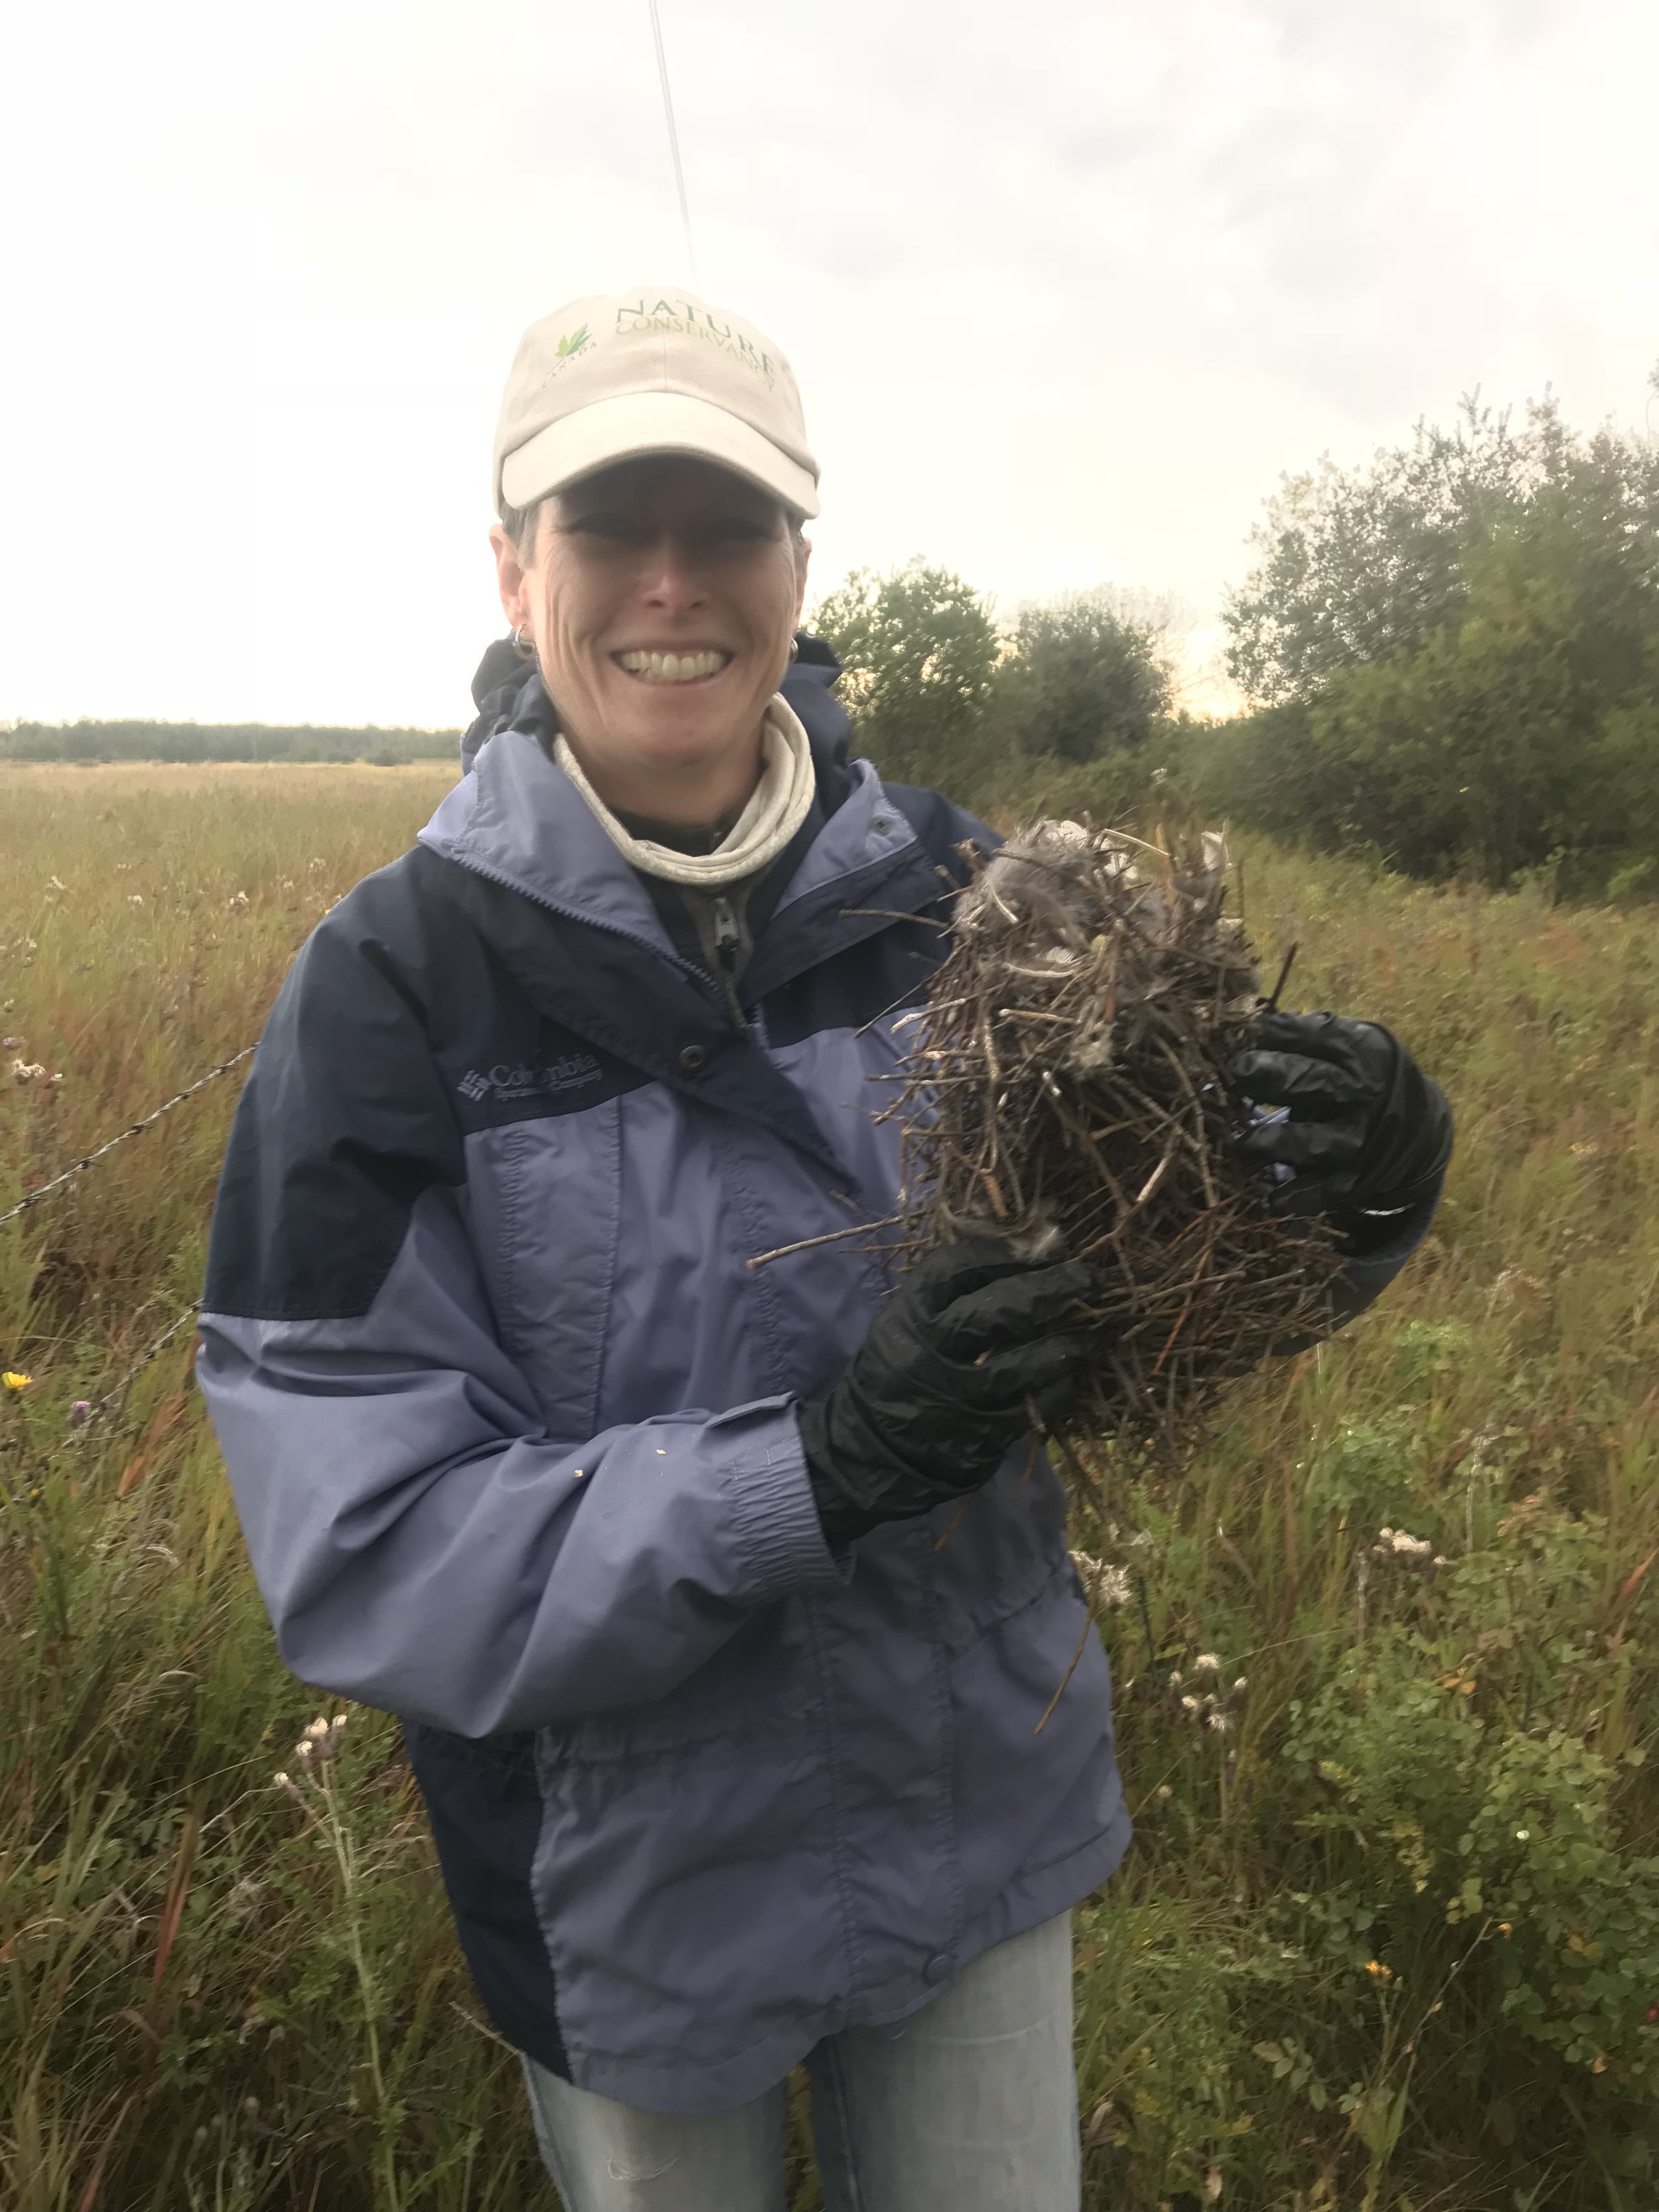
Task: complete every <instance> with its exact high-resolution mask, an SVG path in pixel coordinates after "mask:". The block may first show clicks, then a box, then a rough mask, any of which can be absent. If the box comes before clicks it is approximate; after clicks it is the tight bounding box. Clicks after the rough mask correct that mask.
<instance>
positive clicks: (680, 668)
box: [611, 652, 732, 684]
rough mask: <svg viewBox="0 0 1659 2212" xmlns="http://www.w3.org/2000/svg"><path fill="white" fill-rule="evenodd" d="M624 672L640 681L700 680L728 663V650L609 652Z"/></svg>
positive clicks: (657, 682)
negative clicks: (706, 651)
mask: <svg viewBox="0 0 1659 2212" xmlns="http://www.w3.org/2000/svg"><path fill="white" fill-rule="evenodd" d="M611 659H612V660H614V661H615V662H616V664H617V667H618V668H620V669H621V670H622V671H623V674H624V675H627V676H636V677H637V678H639V680H640V681H641V683H642V684H700V683H702V681H703V680H704V678H707V677H710V676H718V675H719V674H720V671H721V670H722V669H723V668H729V667H730V666H731V665H732V655H731V654H730V653H719V652H708V653H612V654H611Z"/></svg>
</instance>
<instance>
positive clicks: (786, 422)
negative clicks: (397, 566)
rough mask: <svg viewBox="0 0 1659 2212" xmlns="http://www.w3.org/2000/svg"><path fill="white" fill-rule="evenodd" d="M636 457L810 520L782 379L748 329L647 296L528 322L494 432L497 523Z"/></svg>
mask: <svg viewBox="0 0 1659 2212" xmlns="http://www.w3.org/2000/svg"><path fill="white" fill-rule="evenodd" d="M641 453H690V454H695V455H696V457H697V458H698V459H702V460H707V461H714V462H717V463H718V464H719V465H720V467H721V468H726V469H732V470H734V471H736V473H737V474H738V476H740V477H748V479H749V480H750V483H757V484H759V485H760V486H761V488H762V489H763V490H764V491H769V492H770V493H771V494H772V495H773V496H774V497H775V498H776V499H779V500H781V501H782V502H783V504H784V506H785V507H788V508H790V509H791V510H792V511H793V513H796V514H798V515H801V516H808V515H814V514H816V513H817V512H818V465H817V462H816V461H815V460H814V459H813V458H812V456H811V453H810V452H809V451H808V449H807V444H806V424H805V420H804V418H803V416H802V414H801V405H800V394H799V392H798V391H797V390H796V389H795V380H794V376H793V373H792V372H791V369H790V367H789V364H788V362H787V361H786V360H785V359H784V357H783V356H782V355H781V353H780V352H779V350H778V349H777V348H776V346H775V345H774V344H773V343H772V341H771V339H770V338H769V337H763V336H762V334H761V332H760V331H757V330H756V329H755V327H754V326H753V325H752V324H750V323H745V322H744V321H742V320H741V319H739V318H738V316H736V315H731V314H727V313H726V312H725V311H724V310H723V309H722V308H719V307H710V306H709V305H708V302H707V301H703V300H700V299H698V298H697V297H696V295H695V294H694V293H691V292H685V291H681V290H678V289H677V290H672V291H670V290H653V289H650V288H648V287H647V288H642V289H639V290H637V291H633V292H627V293H618V294H616V295H611V296H609V297H604V298H595V299H588V300H573V301H571V302H570V304H569V306H568V307H561V308H560V309H559V310H558V312H557V313H556V314H551V315H547V316H544V318H543V319H542V320H541V321H540V322H538V323H532V325H531V326H530V328H529V329H528V330H527V331H526V332H525V334H524V336H523V337H522V338H520V341H519V350H518V353H517V354H516V356H514V358H513V368H512V372H511V374H509V375H508V377H507V390H506V392H505V393H504V394H503V395H502V398H501V420H500V422H498V423H497V424H496V427H495V487H494V488H495V509H496V512H497V513H500V512H501V509H502V508H503V507H519V508H523V507H532V506H533V505H534V504H535V502H536V501H538V500H539V499H545V498H546V496H547V495H548V494H549V493H550V492H555V491H557V490H559V489H560V488H561V487H562V485H565V484H568V483H574V482H575V480H576V479H577V477H585V476H591V475H592V472H593V471H594V470H595V469H602V468H605V467H607V466H608V465H610V464H611V462H613V461H625V460H632V459H635V458H636V457H637V456H638V455H640V454H641Z"/></svg>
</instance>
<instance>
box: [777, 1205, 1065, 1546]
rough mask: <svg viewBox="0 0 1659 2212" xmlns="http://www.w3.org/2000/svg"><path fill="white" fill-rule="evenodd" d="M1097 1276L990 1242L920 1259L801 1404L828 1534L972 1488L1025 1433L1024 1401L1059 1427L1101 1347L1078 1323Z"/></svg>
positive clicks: (845, 1537) (922, 1508)
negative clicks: (833, 1376)
mask: <svg viewBox="0 0 1659 2212" xmlns="http://www.w3.org/2000/svg"><path fill="white" fill-rule="evenodd" d="M1099 1281H1100V1278H1099V1275H1098V1274H1097V1272H1096V1270H1095V1269H1094V1268H1092V1267H1083V1266H1079V1265H1077V1264H1075V1263H1066V1262H1062V1263H1060V1264H1055V1263H1054V1262H1045V1261H1038V1262H1033V1261H1029V1260H1020V1259H1017V1258H1016V1257H1015V1256H1014V1255H1013V1254H1012V1252H1011V1251H1010V1250H1009V1249H1008V1247H1007V1246H1006V1244H1004V1243H1000V1241H999V1240H998V1239H996V1238H994V1237H969V1238H966V1239H964V1240H963V1243H959V1244H946V1245H943V1246H941V1247H940V1248H939V1249H938V1250H937V1251H934V1252H930V1253H929V1254H928V1255H927V1258H926V1259H925V1260H924V1261H922V1262H921V1265H920V1267H917V1268H916V1269H915V1272H914V1273H912V1274H909V1275H907V1276H906V1277H905V1278H904V1280H903V1281H902V1283H901V1284H900V1285H899V1287H898V1289H897V1290H896V1291H895V1292H894V1293H893V1296H892V1297H891V1298H890V1300H889V1301H888V1303H887V1304H886V1305H885V1306H884V1307H883V1309H882V1310H881V1312H880V1313H879V1314H878V1315H877V1316H876V1318H875V1320H874V1321H873V1322H872V1323H871V1325H870V1333H869V1334H868V1335H867V1336H866V1338H865V1340H864V1342H863V1343H862V1344H861V1345H860V1346H859V1349H858V1351H857V1352H855V1353H854V1357H853V1362H852V1364H851V1365H850V1366H849V1367H848V1370H847V1372H846V1374H845V1375H843V1376H842V1379H841V1381H840V1382H839V1383H837V1384H836V1387H835V1389H833V1390H832V1391H831V1392H830V1394H829V1396H828V1398H826V1399H825V1400H823V1402H822V1403H821V1404H817V1405H804V1406H802V1407H800V1408H799V1420H800V1432H801V1441H802V1443H804V1445H805V1449H806V1467H807V1473H808V1474H809V1475H810V1476H811V1483H812V1493H813V1496H814V1497H815V1498H817V1506H818V1512H819V1516H820V1517H821V1518H822V1520H823V1528H824V1534H826V1535H827V1536H828V1537H829V1541H831V1542H832V1543H848V1542H850V1541H851V1540H852V1539H853V1538H854V1536H861V1535H864V1534H866V1533H867V1532H868V1531H869V1530H870V1529H872V1528H875V1527H876V1526H877V1525H878V1523H879V1522H883V1521H908V1520H911V1519H913V1518H914V1517H915V1516H916V1515H917V1514H919V1513H927V1512H928V1511H930V1510H932V1509H933V1507H934V1506H935V1505H939V1504H944V1503H945V1500H946V1499H948V1498H960V1497H963V1496H964V1495H965V1494H966V1493H967V1492H969V1491H970V1490H977V1489H978V1488H979V1487H980V1486H981V1483H985V1482H988V1481H989V1480H990V1479H991V1477H992V1475H994V1474H995V1473H996V1470H997V1468H998V1466H999V1465H1000V1462H1001V1461H1002V1460H1003V1458H1004V1457H1005V1455H1006V1454H1007V1452H1008V1451H1009V1450H1010V1449H1012V1446H1013V1445H1015V1444H1017V1443H1018V1442H1019V1440H1020V1438H1021V1437H1023V1436H1024V1435H1025V1434H1026V1433H1027V1432H1028V1431H1029V1430H1030V1425H1031V1419H1030V1412H1029V1411H1028V1405H1030V1406H1035V1407H1036V1410H1037V1412H1038V1413H1039V1414H1040V1416H1041V1417H1042V1419H1043V1420H1044V1421H1045V1422H1048V1421H1052V1420H1057V1419H1060V1416H1061V1414H1062V1413H1064V1412H1065V1411H1066V1407H1068V1406H1069V1405H1070V1404H1071V1402H1072V1401H1073V1397H1074V1396H1075V1394H1076V1386H1077V1380H1078V1377H1079V1370H1081V1368H1082V1367H1083V1365H1084V1364H1085V1361H1087V1360H1088V1359H1089V1358H1090V1357H1091V1354H1097V1353H1098V1352H1099V1349H1100V1337H1099V1333H1098V1331H1096V1332H1094V1333H1092V1334H1091V1333H1090V1332H1089V1331H1088V1330H1086V1329H1080V1328H1079V1326H1078V1307H1079V1304H1080V1303H1081V1302H1082V1301H1083V1300H1084V1299H1085V1298H1086V1297H1088V1296H1089V1295H1090V1293H1091V1291H1094V1290H1095V1289H1097V1286H1098V1285H1099ZM1068 1321H1069V1322H1071V1323H1072V1328H1071V1330H1070V1331H1069V1332H1067V1333H1066V1334H1059V1335H1057V1334H1055V1333H1054V1332H1055V1329H1056V1328H1057V1327H1058V1326H1059V1325H1060V1323H1062V1322H1068Z"/></svg>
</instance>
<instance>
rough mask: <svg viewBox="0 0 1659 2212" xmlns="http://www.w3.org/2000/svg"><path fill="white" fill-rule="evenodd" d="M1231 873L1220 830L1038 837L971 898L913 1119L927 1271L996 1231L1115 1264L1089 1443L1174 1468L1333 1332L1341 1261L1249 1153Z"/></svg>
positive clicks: (1250, 970) (971, 890) (926, 1050)
mask: <svg viewBox="0 0 1659 2212" xmlns="http://www.w3.org/2000/svg"><path fill="white" fill-rule="evenodd" d="M1228 872H1229V867H1228V858H1227V852H1226V848H1225V843H1224V842H1223V840H1222V839H1221V838H1220V837H1219V836H1217V835H1215V834H1214V833H1212V832H1205V833H1203V834H1202V835H1199V836H1193V837H1192V838H1190V839H1188V840H1182V839H1181V838H1178V837H1174V836H1164V837H1162V838H1161V839H1160V841H1159V842H1156V843H1147V842H1143V841H1141V840H1139V839H1137V838H1133V837H1130V836H1127V835H1126V834H1124V833H1123V832H1121V831H1119V830H1111V829H1101V830H1096V829H1084V828H1082V827H1080V826H1079V824H1078V823H1073V822H1042V823H1037V824H1036V825H1035V826H1034V827H1032V828H1030V829H1025V830H1024V831H1022V832H1020V833H1019V834H1018V836H1015V837H1014V838H1013V839H1012V840H1011V841H1010V842H1008V843H1007V844H1005V845H1004V846H1003V847H1002V848H1000V850H999V851H998V852H997V853H996V854H994V855H993V856H992V858H991V859H990V860H989V861H988V862H984V863H981V865H980V866H978V867H977V869H976V872H975V875H974V877H973V878H972V880H971V882H970V883H969V885H968V887H967V889H966V890H964V891H963V894H962V895H961V897H960V899H959V900H958V902H957V913H956V918H955V926H954V932H953V934H954V939H955V944H954V947H953V950H952V951H951V953H950V955H949V957H947V958H946V959H945V961H944V963H942V964H941V965H940V966H939V969H937V970H936V971H935V972H934V975H933V978H932V981H931V983H930V987H929V992H928V998H927V1004H926V1006H924V1007H922V1008H920V1009H919V1010H918V1011H917V1012H916V1013H915V1015H913V1016H911V1017H909V1019H910V1021H911V1022H912V1023H913V1024H914V1025H915V1030H916V1035H915V1041H914V1048H913V1049H912V1051H911V1052H910V1054H909V1055H908V1065H907V1072H906V1077H905V1088H904V1090H903V1091H902V1094H901V1096H900V1097H899V1099H898V1101H897V1103H896V1111H898V1112H899V1113H900V1115H902V1118H903V1120H904V1122H905V1127H906V1134H905V1139H904V1145H905V1157H904V1172H903V1178H902V1182H903V1193H904V1195H903V1197H902V1201H901V1203H902V1208H903V1212H902V1228H901V1235H902V1241H903V1243H904V1245H905V1247H906V1249H907V1251H908V1256H909V1257H910V1258H911V1259H915V1258H919V1257H920V1256H921V1254H922V1253H923V1252H925V1251H926V1250H927V1249H929V1248H930V1247H932V1246H933V1245H934V1244H936V1243H942V1242H946V1241H949V1240H951V1239H954V1238H957V1237H963V1236H968V1235H975V1234H985V1233H989V1234H992V1235H994V1236H996V1237H1002V1238H1004V1239H1006V1241H1007V1242H1009V1243H1011V1244H1012V1245H1013V1247H1014V1248H1015V1249H1016V1250H1018V1251H1019V1252H1021V1253H1022V1254H1024V1255H1029V1256H1031V1257H1040V1256H1047V1255H1050V1254H1052V1255H1053V1256H1054V1257H1055V1258H1057V1259H1058V1258H1061V1257H1063V1258H1066V1259H1069V1260H1084V1261H1092V1262H1094V1263H1096V1264H1097V1267H1099V1269H1100V1272H1101V1288H1100V1291H1099V1294H1098V1296H1097V1297H1095V1298H1094V1299H1093V1300H1091V1303H1090V1304H1089V1305H1088V1307H1087V1308H1086V1309H1085V1325H1087V1324H1092V1325H1093V1326H1094V1327H1095V1328H1096V1329H1097V1332H1098V1343H1099V1351H1098V1354H1097V1358H1095V1360H1094V1361H1093V1363H1092V1364H1091V1367H1090V1369H1089V1370H1088V1373H1087V1375H1086V1377H1085V1384H1084V1388H1083V1390H1082V1393H1081V1395H1080V1397H1079V1401H1078V1403H1077V1406H1076V1407H1075V1409H1074V1411H1073V1413H1072V1414H1071V1415H1070V1416H1069V1418H1068V1419H1067V1422H1066V1428H1067V1430H1068V1431H1070V1432H1071V1434H1072V1435H1073V1437H1076V1438H1079V1439H1081V1438H1083V1437H1090V1438H1101V1437H1103V1438H1105V1439H1108V1440H1109V1443H1111V1445H1112V1446H1113V1447H1114V1448H1115V1449H1116V1450H1117V1451H1118V1452H1119V1453H1123V1454H1130V1455H1134V1456H1135V1457H1136V1458H1138V1459H1140V1460H1142V1461H1145V1460H1147V1459H1151V1460H1152V1461H1155V1462H1161V1463H1163V1464H1164V1465H1166V1466H1168V1465H1170V1464H1172V1463H1174V1464H1178V1463H1179V1462H1180V1461H1181V1460H1182V1458H1183V1457H1184V1456H1185V1455H1186V1454H1187V1453H1188V1452H1189V1451H1190V1449H1191V1448H1192V1445H1193V1443H1194V1441H1195V1440H1196V1437H1197V1436H1198V1434H1199V1432H1200V1430H1201V1428H1202V1425H1203V1424H1204V1421H1205V1419H1206V1417H1207V1416H1208V1415H1209V1414H1210V1413H1212V1411H1213V1408H1214V1406H1215V1401H1216V1399H1217V1397H1218V1394H1219V1393H1220V1392H1221V1390H1222V1389H1224V1388H1225V1385H1226V1384H1227V1383H1230V1382H1231V1381H1233V1380H1234V1379H1236V1378H1237V1377H1238V1376H1243V1375H1247V1374H1249V1372H1250V1371H1251V1370H1252V1369H1254V1368H1255V1367H1256V1366H1257V1365H1259V1364H1260V1363H1261V1361H1262V1360H1263V1359H1264V1358H1266V1357H1267V1355H1268V1354H1269V1353H1271V1352H1273V1351H1275V1350H1282V1349H1284V1348H1285V1346H1286V1344H1287V1343H1290V1342H1294V1341H1295V1340H1297V1338H1299V1337H1300V1338H1306V1337H1307V1336H1309V1335H1310V1334H1314V1333H1316V1331H1317V1330H1318V1329H1319V1328H1321V1326H1322V1323H1323V1322H1325V1319H1326V1316H1327V1312H1328V1305H1327V1293H1328V1286H1329V1285H1330V1283H1331V1280H1332V1278H1333V1277H1334V1274H1335V1273H1337V1271H1338V1269H1339V1267H1340V1259H1339V1257H1338V1255H1337V1253H1336V1250H1335V1249H1334V1243H1333V1240H1332V1238H1331V1237H1330V1235H1329V1234H1328V1232H1327V1231H1325V1230H1324V1229H1323V1228H1322V1226H1317V1225H1310V1223H1308V1222H1306V1221H1291V1220H1286V1219H1282V1218H1279V1216H1278V1215H1277V1214H1275V1213H1274V1212H1271V1211H1270V1210H1269V1207H1268V1204H1267V1193H1266V1191H1265V1189H1264V1188H1263V1187H1262V1185H1261V1182H1260V1181H1259V1179H1258V1178H1259V1174H1260V1171H1259V1170H1254V1171H1253V1170H1251V1169H1250V1168H1249V1167H1248V1166H1247V1165H1246V1164H1244V1163H1243V1161H1241V1159H1240V1158H1239V1157H1238V1153H1237V1139H1238V1138H1239V1136H1240V1135H1241V1133H1243V1129H1244V1128H1245V1127H1248V1122H1249V1109H1247V1108H1244V1107H1243V1106H1242V1105H1241V1103H1240V1102H1239V1101H1238V1099H1237V1097H1236V1095H1235V1093H1234V1091H1233V1090H1232V1087H1231V1074H1230V1069H1229V1062H1230V1061H1231V1059H1232V1057H1233V1055H1234V1054H1236V1053H1237V1052H1239V1051H1240V1050H1241V1049H1243V1048H1245V1047H1247V1046H1249V1043H1250V1042H1251V1041H1252V1038H1253V1036H1254V1033H1255V1024H1256V1020H1257V1017H1258V1015H1259V1014H1260V1012H1261V1010H1262V1007H1263V1005H1264V1001H1263V1000H1262V999H1261V996H1260V995H1259V994H1260V981H1259V976H1258V972H1257V963H1256V958H1255V953H1254V951H1252V949H1251V946H1250V944H1249V939H1248V938H1247V937H1246V935H1245V933H1244V929H1243V923H1242V921H1239V920H1238V919H1237V918H1236V917H1234V916H1232V915H1229V914H1227V913H1226V912H1225V910H1224V909H1225V900H1226V892H1227V878H1228ZM1283 980H1284V979H1283V976H1282V975H1281V977H1280V979H1279V981H1280V985H1281V987H1282V983H1283ZM1274 997H1275V998H1276V997H1277V992H1275V994H1274ZM1066 1460H1067V1464H1068V1467H1070V1468H1072V1469H1073V1473H1074V1474H1076V1473H1079V1469H1078V1468H1077V1462H1076V1457H1075V1454H1074V1452H1073V1451H1072V1450H1069V1449H1068V1450H1067V1452H1066ZM1089 1487H1090V1489H1091V1490H1092V1488H1093V1486H1092V1484H1091V1485H1090V1486H1089Z"/></svg>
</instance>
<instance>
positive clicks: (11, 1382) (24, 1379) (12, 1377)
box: [0, 1368, 34, 1390]
mask: <svg viewBox="0 0 1659 2212" xmlns="http://www.w3.org/2000/svg"><path fill="white" fill-rule="evenodd" d="M33 1380H34V1377H33V1375H18V1374H15V1373H14V1372H13V1370H11V1369H10V1368H7V1370H6V1371H5V1373H4V1374H3V1375H0V1383H3V1384H4V1385H5V1387H6V1389H8V1390H27V1389H28V1387H29V1384H30V1383H33Z"/></svg>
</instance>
